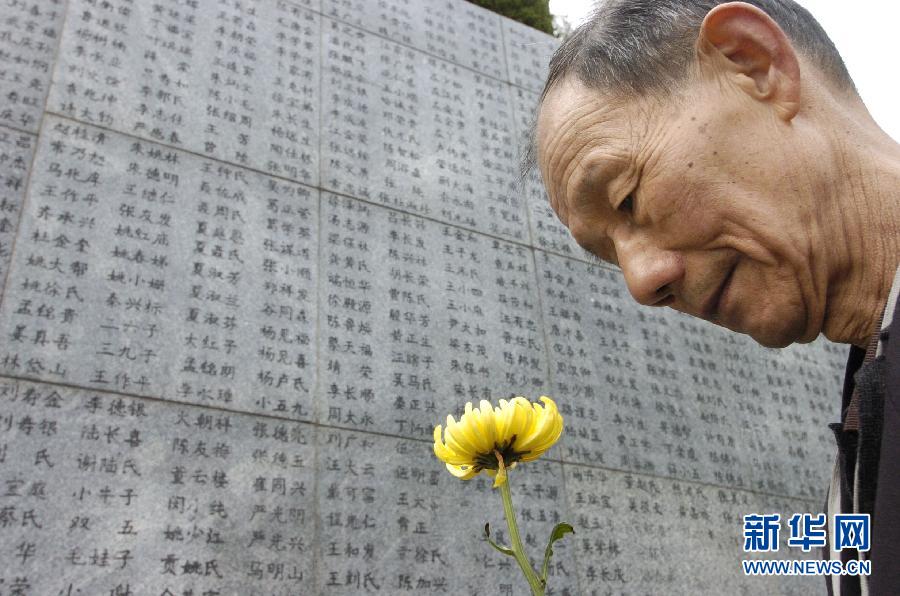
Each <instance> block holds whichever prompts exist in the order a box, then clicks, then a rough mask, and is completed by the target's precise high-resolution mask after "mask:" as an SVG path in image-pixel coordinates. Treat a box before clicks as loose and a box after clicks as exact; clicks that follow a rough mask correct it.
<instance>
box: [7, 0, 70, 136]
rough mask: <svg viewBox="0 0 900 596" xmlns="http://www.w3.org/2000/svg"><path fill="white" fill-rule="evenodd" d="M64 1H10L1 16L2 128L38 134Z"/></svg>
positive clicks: (57, 40)
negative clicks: (4, 126)
mask: <svg viewBox="0 0 900 596" xmlns="http://www.w3.org/2000/svg"><path fill="white" fill-rule="evenodd" d="M65 9H66V2H65V0H11V1H8V2H6V3H4V4H3V12H2V14H0V124H2V125H6V126H11V127H13V128H17V129H19V130H23V131H27V132H37V130H38V126H39V125H40V120H41V114H42V113H43V111H44V103H45V101H46V99H47V90H48V89H49V87H50V77H51V75H52V74H53V62H54V58H55V57H56V51H57V47H58V46H59V34H60V30H61V29H62V25H63V17H64V15H65Z"/></svg>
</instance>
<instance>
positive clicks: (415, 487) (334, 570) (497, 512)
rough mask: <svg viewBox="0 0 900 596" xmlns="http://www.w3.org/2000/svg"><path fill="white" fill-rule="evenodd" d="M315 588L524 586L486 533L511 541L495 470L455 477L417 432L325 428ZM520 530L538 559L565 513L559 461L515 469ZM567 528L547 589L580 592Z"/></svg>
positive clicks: (492, 590) (463, 590) (449, 590)
mask: <svg viewBox="0 0 900 596" xmlns="http://www.w3.org/2000/svg"><path fill="white" fill-rule="evenodd" d="M318 440H319V453H321V454H322V455H321V457H320V462H319V466H320V470H321V476H320V480H319V489H318V491H319V492H318V498H319V503H320V505H319V516H320V518H321V526H320V528H321V529H320V532H321V534H320V535H321V537H322V538H321V539H320V540H319V542H318V549H319V551H318V557H319V561H320V564H319V576H318V583H317V585H316V593H317V594H346V595H348V596H349V595H355V594H363V593H383V594H406V593H409V594H436V593H441V594H465V595H471V596H477V595H479V594H499V595H504V596H513V595H519V594H525V593H527V592H528V586H527V584H526V583H525V580H524V578H523V577H522V573H521V571H520V570H519V568H518V567H517V566H516V564H515V561H514V560H513V559H511V558H509V557H506V556H504V555H501V554H500V553H498V552H496V551H495V550H493V548H491V546H490V545H489V544H488V543H487V542H486V541H485V540H484V538H483V536H484V525H485V523H490V525H491V529H492V530H491V533H492V536H493V537H494V539H495V540H497V541H498V542H501V543H506V542H508V532H507V530H506V523H505V521H504V518H503V507H502V504H501V501H500V495H499V492H498V491H497V490H494V489H492V488H491V479H490V478H488V477H486V476H484V475H483V474H482V475H481V476H479V477H476V478H475V479H472V480H469V481H461V480H458V479H456V478H455V477H453V476H451V475H450V473H449V472H447V471H446V469H444V466H443V465H441V463H440V462H439V461H438V460H437V458H435V457H434V454H433V453H432V452H431V446H430V445H429V444H428V443H424V442H421V441H412V440H406V439H400V438H395V437H385V436H378V435H372V434H368V433H357V432H349V431H343V430H337V429H332V430H327V431H326V430H324V429H320V431H319V434H318ZM510 481H511V482H512V485H511V490H512V493H513V502H514V503H515V506H516V508H517V515H518V522H519V530H520V534H521V536H522V541H523V543H524V544H525V548H526V551H527V552H528V554H529V556H530V557H531V558H532V560H533V563H537V564H538V565H540V563H541V561H542V557H543V550H544V546H545V544H546V540H547V537H549V535H550V531H551V529H552V528H553V526H554V525H555V524H556V523H558V522H559V521H566V520H567V519H568V518H567V515H568V513H567V511H566V509H567V499H566V495H565V491H564V482H563V472H562V466H561V464H559V463H555V462H546V461H544V462H541V461H538V462H531V463H528V464H523V465H521V466H517V467H516V468H515V469H514V470H512V471H511V472H510ZM570 538H571V536H568V537H566V539H564V540H563V541H561V542H558V543H557V545H558V546H557V547H556V548H555V549H554V550H555V552H556V555H555V558H554V564H553V565H552V567H551V572H550V581H549V585H550V590H548V592H547V593H548V594H554V595H556V596H563V595H566V596H574V595H575V594H581V593H582V592H581V591H580V590H579V589H578V579H577V577H576V568H577V566H576V563H575V561H574V558H573V553H574V550H575V549H574V541H573V540H570Z"/></svg>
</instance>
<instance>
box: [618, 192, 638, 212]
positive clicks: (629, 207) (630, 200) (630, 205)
mask: <svg viewBox="0 0 900 596" xmlns="http://www.w3.org/2000/svg"><path fill="white" fill-rule="evenodd" d="M619 211H624V212H625V213H633V212H634V193H629V195H628V196H627V197H625V199H624V200H623V201H622V202H621V203H619Z"/></svg>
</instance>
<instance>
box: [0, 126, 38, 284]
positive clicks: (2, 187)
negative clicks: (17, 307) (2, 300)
mask: <svg viewBox="0 0 900 596" xmlns="http://www.w3.org/2000/svg"><path fill="white" fill-rule="evenodd" d="M33 153H34V137H33V136H31V135H29V134H25V133H21V132H19V131H16V130H13V129H10V128H5V127H2V126H0V293H2V291H3V284H4V282H5V281H6V273H7V271H9V260H10V258H11V257H12V249H13V244H14V243H15V236H16V229H17V228H18V226H19V216H20V214H21V212H22V199H23V198H24V197H25V184H26V182H27V180H28V171H29V169H30V168H31V158H32V155H33Z"/></svg>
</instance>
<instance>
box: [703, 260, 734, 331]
mask: <svg viewBox="0 0 900 596" xmlns="http://www.w3.org/2000/svg"><path fill="white" fill-rule="evenodd" d="M735 269H737V263H735V264H734V265H732V267H731V269H730V270H729V271H728V273H727V274H726V275H725V278H724V279H723V280H722V283H721V284H720V285H719V288H718V289H717V290H716V291H715V292H714V293H713V294H712V296H710V297H709V299H707V301H706V304H704V305H703V311H702V313H701V316H702V317H703V318H704V319H706V320H707V321H711V322H717V321H718V319H719V305H720V303H721V301H722V295H723V294H725V290H726V289H727V288H728V284H729V283H730V282H731V277H732V275H734V270H735Z"/></svg>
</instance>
